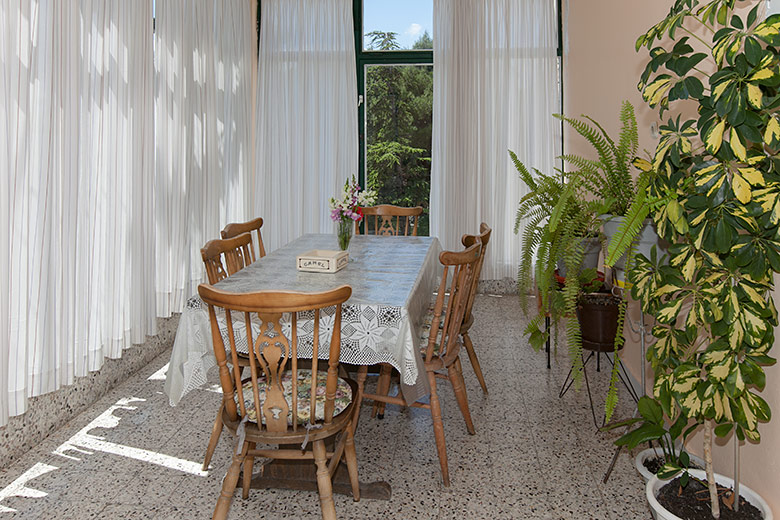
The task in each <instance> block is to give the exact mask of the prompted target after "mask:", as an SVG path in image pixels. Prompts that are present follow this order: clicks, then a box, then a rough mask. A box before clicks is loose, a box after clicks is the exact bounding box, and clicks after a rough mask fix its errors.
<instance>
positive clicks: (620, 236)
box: [605, 175, 650, 267]
mask: <svg viewBox="0 0 780 520" xmlns="http://www.w3.org/2000/svg"><path fill="white" fill-rule="evenodd" d="M647 187H648V178H647V176H644V175H643V176H642V177H641V178H640V181H639V186H638V187H637V193H636V195H635V197H634V201H633V202H632V203H631V206H630V207H629V208H628V213H627V214H626V217H625V220H624V221H623V222H622V223H621V224H620V226H619V227H618V232H617V234H616V235H615V236H613V237H612V239H611V240H610V241H609V245H608V247H607V259H606V261H605V263H606V264H607V265H608V266H610V267H612V266H613V265H615V263H616V262H617V261H618V260H619V259H620V258H621V257H622V256H623V254H625V253H626V251H628V250H629V249H630V248H631V247H632V246H633V244H634V241H635V240H636V237H637V236H638V235H639V232H640V231H641V230H642V226H643V225H644V221H645V219H646V218H647V215H648V214H649V213H650V204H649V203H648V200H647Z"/></svg>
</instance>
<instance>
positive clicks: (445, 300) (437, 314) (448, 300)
mask: <svg viewBox="0 0 780 520" xmlns="http://www.w3.org/2000/svg"><path fill="white" fill-rule="evenodd" d="M481 251H482V244H480V243H475V244H473V245H472V246H471V247H469V248H467V249H465V250H463V251H459V252H453V251H442V252H441V254H440V255H439V262H441V264H442V265H443V266H444V272H443V273H442V277H441V283H440V284H439V290H438V294H437V296H436V303H435V305H434V310H433V321H432V323H431V333H430V335H429V336H428V347H427V349H426V353H425V360H426V361H427V362H430V361H431V360H432V359H433V358H434V357H436V356H438V357H440V358H442V359H443V360H444V362H445V365H446V364H447V362H448V361H449V360H450V359H451V358H453V357H455V356H457V355H458V352H459V350H460V343H459V342H458V338H459V336H460V326H461V324H462V323H463V318H464V315H465V312H466V305H467V303H468V299H469V295H470V293H471V288H472V287H473V285H474V284H473V281H474V275H475V273H476V264H477V261H478V260H479V256H480V252H481ZM450 272H451V274H450ZM437 345H438V352H437V350H436V346H437Z"/></svg>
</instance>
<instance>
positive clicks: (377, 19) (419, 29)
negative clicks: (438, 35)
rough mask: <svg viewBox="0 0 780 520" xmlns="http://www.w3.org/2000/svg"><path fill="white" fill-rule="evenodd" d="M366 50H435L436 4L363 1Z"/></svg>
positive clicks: (410, 0)
mask: <svg viewBox="0 0 780 520" xmlns="http://www.w3.org/2000/svg"><path fill="white" fill-rule="evenodd" d="M363 49H365V50H367V51H368V50H374V51H379V50H412V49H413V50H421V49H433V0H363Z"/></svg>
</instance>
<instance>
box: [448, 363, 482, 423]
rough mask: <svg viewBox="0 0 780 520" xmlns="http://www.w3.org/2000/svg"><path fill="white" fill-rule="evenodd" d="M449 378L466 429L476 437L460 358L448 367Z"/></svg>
mask: <svg viewBox="0 0 780 520" xmlns="http://www.w3.org/2000/svg"><path fill="white" fill-rule="evenodd" d="M447 376H449V378H450V383H452V391H453V392H455V399H456V400H457V401H458V407H459V408H460V413H461V414H462V415H463V419H464V420H465V421H466V429H467V430H468V432H469V433H470V434H471V435H474V434H475V433H476V431H475V430H474V423H473V422H472V421H471V412H470V411H469V398H468V396H467V395H466V382H465V381H464V380H463V366H462V365H461V363H460V357H457V358H455V362H454V363H452V364H451V365H450V366H449V367H447Z"/></svg>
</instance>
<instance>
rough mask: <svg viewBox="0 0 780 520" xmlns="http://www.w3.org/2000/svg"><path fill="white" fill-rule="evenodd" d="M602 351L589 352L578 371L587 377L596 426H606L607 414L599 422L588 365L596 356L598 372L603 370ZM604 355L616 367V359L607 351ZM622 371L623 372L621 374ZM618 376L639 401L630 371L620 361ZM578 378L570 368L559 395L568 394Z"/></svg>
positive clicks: (630, 393)
mask: <svg viewBox="0 0 780 520" xmlns="http://www.w3.org/2000/svg"><path fill="white" fill-rule="evenodd" d="M601 354H602V353H601V352H596V351H591V352H590V354H588V357H587V358H583V361H582V367H581V368H580V369H579V370H578V372H582V375H583V376H584V378H585V388H586V389H587V391H588V401H589V402H590V412H591V414H592V415H593V424H594V425H595V426H596V428H600V427H601V426H604V424H606V416H604V419H602V421H601V424H599V423H598V420H597V419H596V408H595V407H594V405H593V396H592V394H591V392H590V382H589V381H588V370H587V366H588V363H589V362H590V360H591V359H593V358H594V357H595V358H596V372H600V371H601V360H600V357H601ZM603 354H604V357H605V358H607V361H609V364H610V365H612V367H613V368H614V366H615V361H614V360H613V359H612V358H610V357H609V354H608V353H607V352H604V353H603ZM621 372H622V374H621ZM618 377H619V378H620V382H621V383H623V386H624V387H625V388H626V390H627V391H628V394H629V395H630V396H631V398H632V399H633V400H634V402H635V403H636V402H638V401H639V395H638V394H637V392H636V390H634V387H633V385H631V381H630V380H629V378H628V373H627V372H626V368H625V367H624V366H623V364H622V363H620V371H619V372H618ZM575 378H576V375H575V373H574V368H571V369H569V373H568V375H567V376H566V379H565V380H564V382H563V386H561V391H560V392H559V393H558V397H559V398H561V397H563V396H564V395H566V392H568V391H569V390H570V389H571V387H572V385H573V384H574V380H575Z"/></svg>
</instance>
